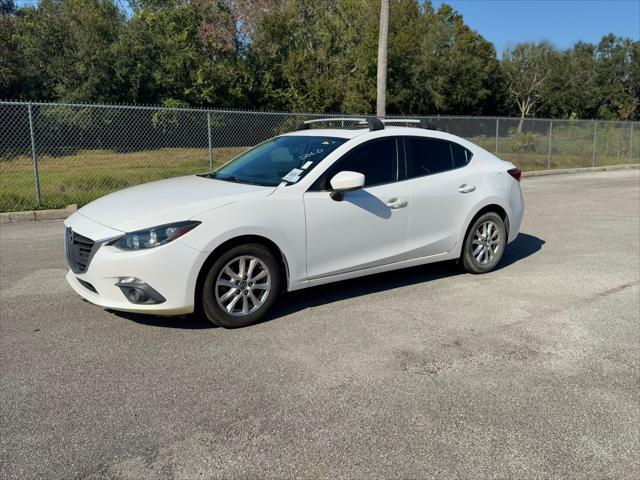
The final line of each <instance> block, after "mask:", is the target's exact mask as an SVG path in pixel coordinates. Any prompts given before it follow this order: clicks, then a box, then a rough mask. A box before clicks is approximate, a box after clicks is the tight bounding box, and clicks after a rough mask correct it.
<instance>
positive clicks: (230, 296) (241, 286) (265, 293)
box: [214, 255, 271, 316]
mask: <svg viewBox="0 0 640 480" xmlns="http://www.w3.org/2000/svg"><path fill="white" fill-rule="evenodd" d="M214 289H215V292H214V293H215V297H216V300H217V302H218V305H220V307H221V308H222V309H223V310H224V311H225V312H227V313H229V314H230V315H236V316H243V315H248V314H250V313H253V312H255V311H256V310H258V309H259V308H260V307H261V306H262V305H263V304H264V302H265V301H266V300H267V298H268V297H269V291H270V290H271V274H270V272H269V269H268V268H267V266H266V264H265V263H264V262H263V261H262V260H260V259H259V258H257V257H254V256H252V255H242V256H240V257H236V258H234V259H233V260H231V261H230V262H227V264H226V265H225V266H224V267H223V268H222V269H221V270H220V273H219V274H218V278H217V279H216V284H215V287H214Z"/></svg>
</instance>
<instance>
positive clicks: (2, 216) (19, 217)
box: [0, 163, 640, 224]
mask: <svg viewBox="0 0 640 480" xmlns="http://www.w3.org/2000/svg"><path fill="white" fill-rule="evenodd" d="M638 168H640V164H639V163H631V164H626V165H606V166H602V167H586V168H558V169H556V170H534V171H532V172H522V176H523V177H541V176H544V175H561V174H567V173H587V172H608V171H610V170H637V169H638ZM77 209H78V206H77V205H69V206H67V208H59V209H56V210H28V211H26V212H7V213H0V224H4V223H21V222H35V221H42V220H63V219H65V218H67V217H68V216H69V215H71V214H72V213H73V212H75V211H76V210H77Z"/></svg>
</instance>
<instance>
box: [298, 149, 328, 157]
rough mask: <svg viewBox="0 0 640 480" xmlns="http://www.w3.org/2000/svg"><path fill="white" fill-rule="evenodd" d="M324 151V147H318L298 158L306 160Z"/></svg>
mask: <svg viewBox="0 0 640 480" xmlns="http://www.w3.org/2000/svg"><path fill="white" fill-rule="evenodd" d="M322 152H324V148H316V149H315V150H312V151H310V152H309V153H305V154H303V155H300V156H299V157H298V158H299V159H300V160H306V159H307V158H309V157H313V156H314V155H317V154H319V153H322Z"/></svg>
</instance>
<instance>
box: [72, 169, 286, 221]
mask: <svg viewBox="0 0 640 480" xmlns="http://www.w3.org/2000/svg"><path fill="white" fill-rule="evenodd" d="M274 190H275V187H262V186H258V185H247V184H243V183H233V182H225V181H221V180H214V179H211V178H208V177H199V176H197V175H191V176H188V177H178V178H170V179H167V180H160V181H158V182H151V183H145V184H143V185H138V186H136V187H131V188H127V189H125V190H120V191H119V192H115V193H111V194H109V195H106V196H104V197H102V198H99V199H97V200H95V201H93V202H91V203H89V204H88V205H86V206H84V207H82V208H81V209H80V210H78V212H77V213H78V214H80V215H82V216H84V217H87V218H89V219H91V220H93V221H95V222H98V223H100V224H102V225H105V226H107V227H110V228H113V229H116V230H120V231H122V232H132V231H135V230H140V229H143V228H149V227H154V226H156V225H164V224H167V223H171V222H179V221H182V220H188V219H190V218H192V217H194V216H195V215H197V214H199V213H203V212H206V211H209V210H213V209H215V208H219V207H221V206H223V205H227V204H230V203H235V202H238V201H240V200H244V199H247V198H254V197H266V196H267V195H269V194H270V193H272V192H273V191H274Z"/></svg>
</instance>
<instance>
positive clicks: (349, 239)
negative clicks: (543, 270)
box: [65, 118, 524, 327]
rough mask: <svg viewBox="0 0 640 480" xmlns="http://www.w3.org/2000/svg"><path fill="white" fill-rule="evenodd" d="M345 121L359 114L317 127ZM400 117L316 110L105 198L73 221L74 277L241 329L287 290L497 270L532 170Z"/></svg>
mask: <svg viewBox="0 0 640 480" xmlns="http://www.w3.org/2000/svg"><path fill="white" fill-rule="evenodd" d="M335 121H340V122H341V123H343V124H344V123H351V124H353V125H352V128H317V127H318V124H320V123H321V122H325V124H328V123H330V122H335ZM394 122H396V123H397V122H398V121H391V120H381V119H377V118H365V119H353V118H348V119H336V118H332V119H322V120H314V121H308V122H305V123H303V124H301V125H300V126H299V127H298V129H297V130H296V131H293V132H291V133H287V134H284V135H280V136H278V137H275V138H272V139H270V140H267V141H265V142H264V143H261V144H259V145H257V146H256V147H254V148H252V149H250V150H248V151H246V152H245V153H243V154H241V155H240V156H238V157H236V158H235V159H233V160H231V161H230V162H229V163H227V164H226V165H224V166H222V167H220V168H219V169H217V170H216V171H214V172H210V173H206V174H203V175H192V176H186V177H179V178H173V179H168V180H162V181H158V182H153V183H148V184H145V185H139V186H136V187H132V188H128V189H126V190H122V191H119V192H116V193H112V194H110V195H107V196H105V197H103V198H100V199H98V200H96V201H94V202H92V203H90V204H88V205H86V206H85V207H83V208H81V209H80V210H78V211H77V212H76V213H74V214H73V215H71V216H70V217H69V218H68V219H67V220H66V221H65V227H66V232H65V249H66V254H67V259H68V262H69V266H70V271H69V272H68V274H67V280H68V282H69V284H70V285H71V287H72V288H73V289H74V290H75V291H76V292H77V293H78V294H79V295H81V296H82V297H84V298H85V299H87V300H88V301H90V302H92V303H94V304H96V305H100V306H102V307H105V308H109V309H113V310H120V311H128V312H138V313H147V314H155V315H180V314H186V313H191V312H194V311H200V312H202V313H203V314H204V315H205V316H206V317H207V318H208V319H209V320H210V321H211V322H213V323H215V324H217V325H221V326H223V327H240V326H244V325H248V324H251V323H254V322H256V321H258V320H259V319H261V318H262V317H263V316H264V315H265V314H266V313H267V311H268V310H269V308H270V307H271V306H272V305H273V304H274V302H275V301H276V299H277V297H278V295H279V294H280V293H281V292H282V291H292V290H298V289H302V288H307V287H312V286H314V285H321V284H325V283H330V282H337V281H340V280H345V279H349V278H355V277H363V276H365V275H370V274H373V273H380V272H386V271H390V270H395V269H399V268H405V267H410V266H414V265H420V264H426V263H432V262H439V261H444V260H458V261H459V263H460V265H461V266H462V267H463V268H464V269H465V270H466V271H467V272H470V273H474V274H477V273H486V272H489V271H491V270H493V269H494V268H495V267H496V265H497V264H498V263H499V262H500V258H501V257H502V255H503V253H504V250H505V248H506V246H507V244H508V243H509V242H511V241H513V240H514V239H515V238H516V236H517V235H518V231H519V229H520V225H521V223H522V217H523V212H524V202H523V198H522V191H521V189H520V170H518V169H517V168H516V167H515V166H514V165H513V164H511V163H509V162H505V161H503V160H500V159H499V158H497V157H496V156H494V155H493V154H491V153H489V152H488V151H486V150H484V149H482V148H480V147H479V146H477V145H474V144H473V143H471V142H468V141H466V140H464V139H462V138H459V137H456V136H454V135H450V134H448V133H444V132H440V131H436V130H433V129H429V128H420V126H421V125H422V124H419V123H416V124H415V126H414V127H413V126H412V127H406V126H393V123H394ZM404 122H405V123H407V124H411V123H409V122H412V121H411V120H404Z"/></svg>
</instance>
